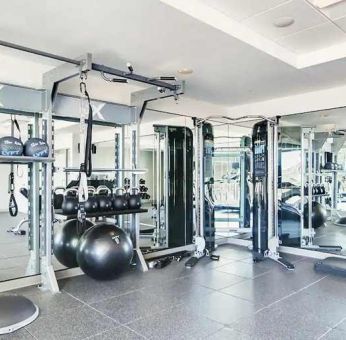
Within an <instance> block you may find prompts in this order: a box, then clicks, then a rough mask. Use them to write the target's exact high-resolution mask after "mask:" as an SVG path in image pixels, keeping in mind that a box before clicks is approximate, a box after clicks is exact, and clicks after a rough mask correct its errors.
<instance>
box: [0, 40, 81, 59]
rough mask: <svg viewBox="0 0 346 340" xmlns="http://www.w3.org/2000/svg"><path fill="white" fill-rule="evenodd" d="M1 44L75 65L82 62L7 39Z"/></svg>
mask: <svg viewBox="0 0 346 340" xmlns="http://www.w3.org/2000/svg"><path fill="white" fill-rule="evenodd" d="M0 45H1V46H4V47H8V48H13V49H15V50H19V51H22V52H26V53H31V54H36V55H39V56H41V57H45V58H50V59H55V60H59V61H63V62H65V63H69V64H75V65H79V64H80V62H79V61H78V60H75V59H70V58H66V57H62V56H59V55H57V54H53V53H48V52H44V51H40V50H36V49H34V48H30V47H25V46H21V45H17V44H13V43H10V42H7V41H3V40H0Z"/></svg>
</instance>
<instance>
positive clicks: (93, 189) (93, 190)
mask: <svg viewBox="0 0 346 340" xmlns="http://www.w3.org/2000/svg"><path fill="white" fill-rule="evenodd" d="M88 193H92V194H93V195H94V194H95V193H96V189H95V187H93V186H91V185H90V186H88Z"/></svg>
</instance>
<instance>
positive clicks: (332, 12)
mask: <svg viewBox="0 0 346 340" xmlns="http://www.w3.org/2000/svg"><path fill="white" fill-rule="evenodd" d="M321 12H322V13H324V14H325V15H326V16H327V17H329V18H330V19H332V20H334V19H339V18H342V17H344V16H346V1H344V2H340V3H338V4H336V5H334V6H329V7H327V8H324V9H321Z"/></svg>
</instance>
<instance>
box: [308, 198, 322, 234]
mask: <svg viewBox="0 0 346 340" xmlns="http://www.w3.org/2000/svg"><path fill="white" fill-rule="evenodd" d="M308 214H309V206H308V203H305V205H304V226H305V227H308V225H309V220H308ZM326 221H327V210H326V208H325V207H324V206H323V205H322V204H320V203H318V202H315V201H313V202H312V213H311V222H312V227H313V228H315V229H316V228H319V227H321V226H322V225H323V224H324V223H326Z"/></svg>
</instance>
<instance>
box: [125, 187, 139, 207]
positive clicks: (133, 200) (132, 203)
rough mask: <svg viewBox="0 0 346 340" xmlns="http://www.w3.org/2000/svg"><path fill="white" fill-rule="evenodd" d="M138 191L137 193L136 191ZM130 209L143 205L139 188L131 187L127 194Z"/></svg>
mask: <svg viewBox="0 0 346 340" xmlns="http://www.w3.org/2000/svg"><path fill="white" fill-rule="evenodd" d="M136 192H137V193H136ZM127 202H128V206H129V209H131V210H132V209H139V208H140V207H141V205H142V203H141V196H140V194H139V190H138V188H131V189H130V193H129V194H128V196H127Z"/></svg>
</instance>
